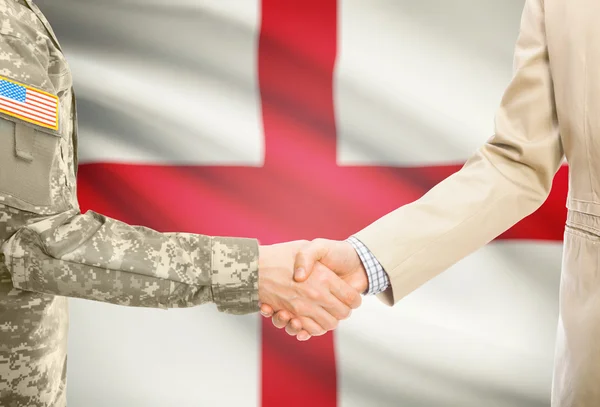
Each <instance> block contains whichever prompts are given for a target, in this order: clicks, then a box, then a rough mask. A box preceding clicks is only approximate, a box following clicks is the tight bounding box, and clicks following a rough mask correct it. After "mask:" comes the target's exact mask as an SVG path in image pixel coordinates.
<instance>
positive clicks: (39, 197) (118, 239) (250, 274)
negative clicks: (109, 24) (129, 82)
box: [0, 0, 258, 407]
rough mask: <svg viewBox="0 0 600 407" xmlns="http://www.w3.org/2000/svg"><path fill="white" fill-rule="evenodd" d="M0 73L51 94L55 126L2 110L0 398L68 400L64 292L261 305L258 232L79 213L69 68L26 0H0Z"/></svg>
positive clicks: (9, 401) (35, 405) (7, 401)
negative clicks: (179, 228)
mask: <svg viewBox="0 0 600 407" xmlns="http://www.w3.org/2000/svg"><path fill="white" fill-rule="evenodd" d="M0 77H2V78H6V79H7V80H10V81H15V82H18V83H21V84H24V85H27V86H30V87H33V88H35V89H39V90H42V91H45V92H48V93H50V94H52V95H56V96H58V98H59V116H58V119H59V126H58V127H59V128H58V130H52V129H48V128H44V127H43V126H38V125H36V124H35V123H29V122H27V121H24V120H21V119H20V118H18V117H14V115H11V114H9V113H7V112H6V111H3V110H1V109H0V247H1V250H0V406H3V407H26V406H27V407H50V406H51V407H63V406H65V405H66V361H67V356H66V347H67V331H68V308H67V305H68V303H67V298H66V297H77V298H84V299H89V300H96V301H103V302H108V303H113V304H120V305H126V306H136V307H156V308H163V309H165V308H177V307H190V306H195V305H200V304H204V303H209V302H214V303H216V305H217V308H218V309H219V310H220V311H222V312H226V313H232V314H245V313H250V312H256V311H258V244H257V242H256V240H254V239H244V238H224V237H210V236H203V235H196V234H189V233H159V232H156V231H154V230H151V229H148V228H145V227H141V226H130V225H127V224H125V223H123V222H120V221H117V220H114V219H110V218H108V217H106V216H103V215H100V214H98V213H96V212H92V211H89V212H87V213H85V214H82V213H81V212H80V209H79V206H78V203H77V195H76V168H77V151H76V145H77V117H76V116H77V115H76V111H75V96H74V93H73V89H72V77H71V72H70V70H69V67H68V64H67V62H66V60H65V58H64V56H63V53H62V52H61V49H60V45H59V43H58V41H57V39H56V37H55V36H54V33H53V32H52V29H51V27H50V26H49V24H48V22H47V20H46V19H45V18H44V16H43V15H42V13H41V12H40V10H39V9H38V8H37V7H36V6H35V5H34V4H33V3H32V2H31V0H0ZM22 126H26V127H27V128H28V129H29V131H27V132H23V131H20V130H19V129H23V127H22ZM32 129H33V131H32ZM22 134H30V135H32V136H31V137H34V140H32V141H33V142H32V143H27V142H25V141H23V140H19V137H20V135H22ZM21 144H24V145H28V144H30V145H31V146H32V147H31V151H30V152H31V156H32V158H31V159H30V160H24V159H23V158H22V157H20V156H18V155H17V154H16V153H15V151H16V150H17V149H18V147H19V145H21Z"/></svg>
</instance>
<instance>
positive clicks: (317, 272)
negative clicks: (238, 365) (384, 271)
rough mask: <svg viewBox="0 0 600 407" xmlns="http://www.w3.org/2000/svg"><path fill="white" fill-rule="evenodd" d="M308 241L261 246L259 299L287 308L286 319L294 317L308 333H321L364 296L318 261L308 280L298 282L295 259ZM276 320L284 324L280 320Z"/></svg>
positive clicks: (334, 324)
mask: <svg viewBox="0 0 600 407" xmlns="http://www.w3.org/2000/svg"><path fill="white" fill-rule="evenodd" d="M306 244H307V242H305V241H295V242H289V243H282V244H277V245H272V246H261V247H260V250H259V271H258V273H259V278H258V293H259V301H260V302H261V303H262V304H268V305H269V307H270V309H272V310H274V311H286V313H283V314H282V315H281V317H282V319H283V320H285V317H286V315H287V316H289V317H290V318H294V319H296V320H297V324H301V325H302V328H303V329H304V330H305V331H306V332H307V334H309V335H312V336H318V335H323V334H324V333H326V332H327V331H330V330H333V329H335V328H336V327H337V325H338V323H339V321H340V320H342V319H345V318H347V317H348V316H349V315H350V312H351V310H352V309H354V308H357V307H358V306H360V304H361V296H360V294H359V293H358V292H357V291H356V290H355V289H353V288H352V287H351V286H350V285H349V284H347V283H346V282H344V281H343V280H342V279H340V278H339V277H338V276H337V275H336V274H335V273H333V272H332V271H331V270H329V269H328V268H327V267H325V266H323V265H322V264H321V263H316V264H315V267H314V269H313V272H312V275H311V276H310V278H308V279H307V280H306V281H305V282H302V283H298V282H295V281H294V280H293V274H294V273H293V268H294V260H295V258H296V255H297V253H298V251H299V250H300V249H301V248H302V247H303V246H305V245H306ZM287 322H289V320H288V321H286V323H285V324H284V325H283V326H285V325H286V324H287ZM273 323H274V324H275V325H276V326H278V327H283V326H280V324H279V323H278V320H277V319H274V320H273Z"/></svg>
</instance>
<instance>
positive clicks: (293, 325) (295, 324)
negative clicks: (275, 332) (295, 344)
mask: <svg viewBox="0 0 600 407" xmlns="http://www.w3.org/2000/svg"><path fill="white" fill-rule="evenodd" d="M302 330H303V329H302V322H300V319H298V318H293V319H292V320H291V321H290V322H289V323H288V324H287V326H286V327H285V331H286V332H287V333H288V335H290V336H297V335H298V334H300V332H302Z"/></svg>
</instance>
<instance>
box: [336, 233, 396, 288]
mask: <svg viewBox="0 0 600 407" xmlns="http://www.w3.org/2000/svg"><path fill="white" fill-rule="evenodd" d="M346 241H347V242H348V243H350V244H351V245H352V247H354V250H356V253H358V257H360V261H362V264H363V266H364V268H365V270H366V271H367V278H368V280H369V288H368V289H367V291H366V292H365V293H364V295H375V294H379V293H381V292H383V291H385V290H386V289H387V288H388V287H389V285H390V279H389V277H388V275H387V273H386V272H385V270H384V269H383V267H382V266H381V263H379V261H378V260H377V259H376V258H375V256H374V255H373V253H371V251H370V250H369V249H368V248H367V246H365V245H364V244H363V243H362V242H361V241H360V240H358V239H357V238H355V237H354V236H350V237H349V238H348V239H346Z"/></svg>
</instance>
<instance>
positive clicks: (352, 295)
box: [344, 291, 358, 305]
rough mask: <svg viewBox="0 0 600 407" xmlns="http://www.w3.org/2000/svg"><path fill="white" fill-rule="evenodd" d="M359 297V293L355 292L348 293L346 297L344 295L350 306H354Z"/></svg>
mask: <svg viewBox="0 0 600 407" xmlns="http://www.w3.org/2000/svg"><path fill="white" fill-rule="evenodd" d="M357 297H358V293H356V292H353V291H348V292H347V293H346V294H345V295H344V302H345V303H346V304H348V305H350V304H354V303H355V302H356V300H357Z"/></svg>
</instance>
